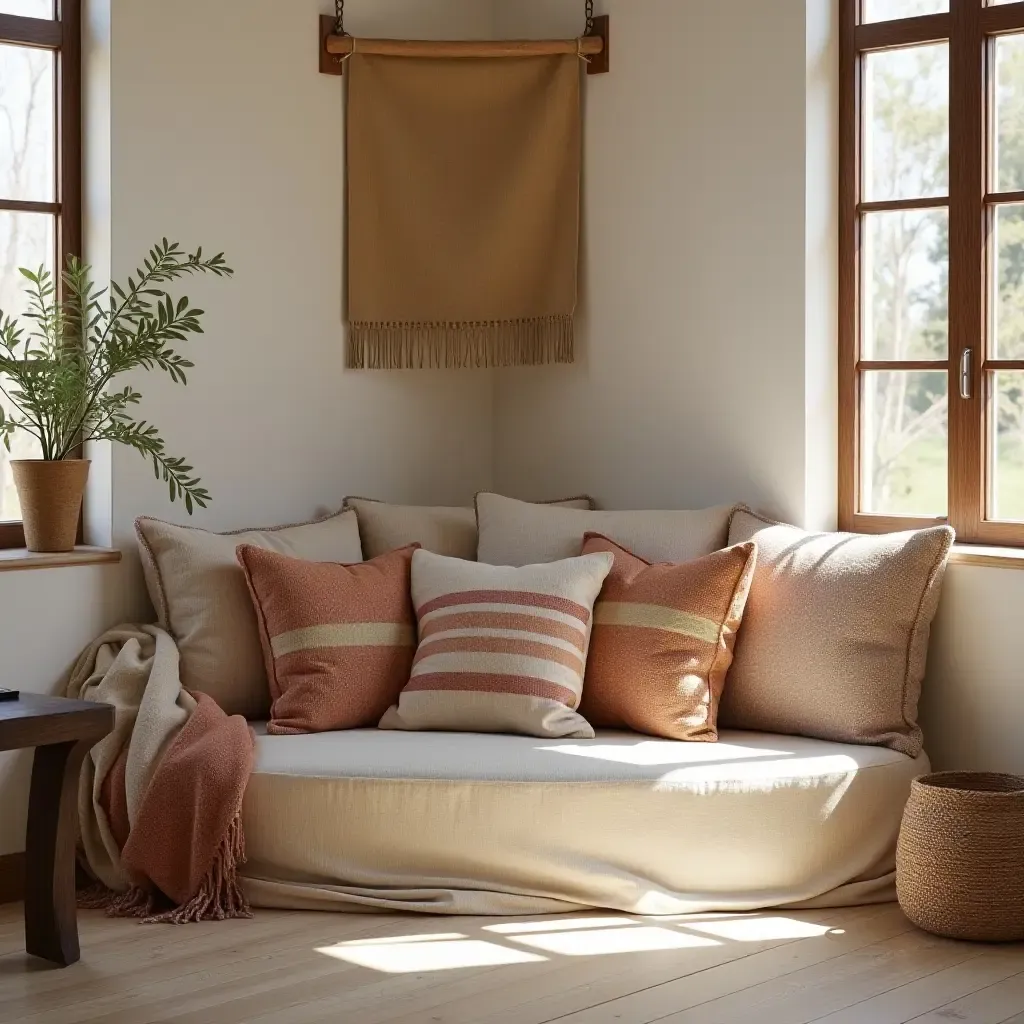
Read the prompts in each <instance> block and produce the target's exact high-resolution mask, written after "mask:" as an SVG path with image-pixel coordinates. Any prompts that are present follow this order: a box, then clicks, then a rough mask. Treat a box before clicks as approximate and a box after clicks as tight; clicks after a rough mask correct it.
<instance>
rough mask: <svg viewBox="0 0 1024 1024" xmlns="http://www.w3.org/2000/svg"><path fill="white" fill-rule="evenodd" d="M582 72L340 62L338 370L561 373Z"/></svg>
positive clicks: (547, 62)
mask: <svg viewBox="0 0 1024 1024" xmlns="http://www.w3.org/2000/svg"><path fill="white" fill-rule="evenodd" d="M580 74H581V70H580V60H579V59H578V58H577V57H576V56H575V55H568V56H565V55H563V56H554V57H524V58H521V59H517V60H503V59H488V58H482V59H474V60H435V59H422V58H410V57H377V56H369V55H366V54H360V53H358V52H357V53H355V54H354V55H353V56H352V57H351V58H350V59H349V60H348V61H347V67H346V78H347V79H348V112H347V132H348V157H347V159H348V304H349V321H350V325H349V337H348V364H349V366H350V367H353V368H357V369H409V368H412V369H420V368H424V367H432V366H434V367H465V366H521V365H532V364H537V363H570V362H572V360H573V313H574V311H575V307H576V279H577V265H578V259H579V230H580V168H581V162H582V159H581V140H582V129H581V114H580Z"/></svg>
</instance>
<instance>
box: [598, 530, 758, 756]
mask: <svg viewBox="0 0 1024 1024" xmlns="http://www.w3.org/2000/svg"><path fill="white" fill-rule="evenodd" d="M600 551H607V552H610V553H611V554H612V555H613V556H614V558H615V563H614V564H613V566H612V571H611V573H610V574H609V576H608V579H607V581H606V583H605V585H604V589H603V590H602V591H601V596H600V598H598V602H597V605H596V607H595V608H594V631H593V634H592V636H591V638H590V654H589V655H588V657H587V675H586V682H585V684H584V687H583V700H582V702H581V703H580V714H581V715H583V717H584V718H585V719H586V720H587V721H588V722H590V724H591V725H592V726H594V728H595V729H622V728H626V729H633V730H635V731H636V732H642V733H648V734H649V735H651V736H661V737H664V738H665V739H674V740H704V741H710V742H714V741H716V740H717V739H718V729H717V726H716V722H717V718H718V704H719V701H720V699H721V696H722V687H723V686H724V685H725V677H726V673H727V672H728V671H729V666H730V665H731V664H732V657H733V647H734V646H735V643H736V631H737V630H738V629H739V628H740V621H741V619H742V617H743V608H744V605H745V604H746V602H747V593H748V592H749V590H750V582H751V580H752V578H753V575H754V565H755V563H756V561H757V549H756V548H755V546H754V545H753V544H740V545H738V546H737V547H734V548H727V549H725V550H724V551H716V552H715V553H714V554H711V555H705V556H704V557H703V558H698V559H696V560H695V561H692V562H686V563H685V564H683V565H670V564H667V563H662V564H660V565H651V563H650V562H646V561H644V560H643V559H642V558H637V557H636V555H633V554H631V553H630V552H629V551H626V550H625V549H624V548H622V547H620V546H619V545H618V544H616V543H615V542H614V541H611V540H608V538H607V537H601V536H599V535H597V534H587V538H586V542H585V543H584V545H583V553H584V554H585V555H590V554H596V553H597V552H600Z"/></svg>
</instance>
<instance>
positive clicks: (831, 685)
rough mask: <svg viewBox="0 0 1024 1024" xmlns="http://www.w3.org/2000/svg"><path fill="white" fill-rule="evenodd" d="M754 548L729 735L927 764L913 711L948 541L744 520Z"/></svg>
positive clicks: (729, 687)
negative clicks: (857, 747) (775, 736)
mask: <svg viewBox="0 0 1024 1024" xmlns="http://www.w3.org/2000/svg"><path fill="white" fill-rule="evenodd" d="M730 540H731V542H732V543H733V544H743V543H746V542H747V541H753V542H754V543H755V544H756V545H757V549H758V556H757V569H756V570H755V572H754V582H753V584H752V586H751V588H750V596H749V598H748V600H747V608H746V612H745V614H744V617H743V627H742V628H741V629H740V631H739V636H738V639H737V642H736V656H735V659H734V661H733V665H732V669H731V671H730V673H729V679H728V682H727V683H726V686H725V693H724V695H723V697H722V706H721V711H720V714H719V725H720V726H721V727H722V728H726V729H753V730H758V731H761V732H777V733H795V734H797V735H802V736H813V737H817V738H819V739H826V740H837V741H839V742H845V743H863V744H873V745H876V746H885V747H891V748H892V749H893V750H898V751H900V752H901V753H904V754H907V755H909V756H910V757H917V755H918V754H920V753H921V748H922V737H921V729H920V727H919V726H918V724H917V704H918V699H919V697H920V694H921V680H922V678H923V677H924V671H925V659H926V656H927V653H928V634H929V630H930V626H931V621H932V618H933V616H934V615H935V611H936V608H937V606H938V602H939V590H940V586H941V583H942V575H943V572H944V570H945V567H946V560H947V557H948V555H949V549H950V546H951V545H952V543H953V531H952V530H951V529H950V528H949V527H947V526H937V527H934V528H933V529H929V530H921V531H918V532H915V533H893V534H888V535H885V536H872V537H867V536H860V535H855V534H849V533H807V532H805V531H804V530H800V529H797V528H796V527H793V526H784V525H780V524H777V523H773V522H772V521H771V520H767V519H762V518H761V517H760V516H756V515H754V514H752V513H750V512H746V511H739V512H737V513H736V516H735V518H734V519H733V523H732V529H731V536H730Z"/></svg>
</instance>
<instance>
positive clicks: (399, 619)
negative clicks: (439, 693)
mask: <svg viewBox="0 0 1024 1024" xmlns="http://www.w3.org/2000/svg"><path fill="white" fill-rule="evenodd" d="M415 550H416V548H415V547H408V548H403V549H402V550H400V551H393V552H392V553H391V554H389V555H381V556H380V558H375V559H373V561H371V562H363V563H362V564H359V565H332V564H330V563H327V562H304V561H302V560H300V559H298V558H290V557H289V556H288V555H279V554H278V553H277V552H276V551H266V550H264V549H263V548H256V547H251V546H250V545H242V546H240V547H239V548H238V561H239V563H240V564H241V566H242V568H243V569H244V570H245V575H246V579H247V581H248V583H249V590H250V592H251V594H252V599H253V605H254V607H255V609H256V615H257V618H258V619H259V623H260V640H261V641H262V644H263V657H264V660H265V662H266V665H267V678H268V679H269V681H270V696H271V699H272V700H273V705H272V707H271V712H270V716H271V718H270V724H269V725H268V726H267V729H268V731H269V732H270V733H271V734H272V735H291V734H294V733H307V732H331V731H334V730H340V729H366V728H370V727H372V726H374V725H376V724H377V722H379V721H380V716H381V715H383V714H384V712H385V711H387V709H388V708H389V707H390V706H391V705H392V704H393V703H394V702H395V701H396V700H397V699H398V695H399V694H400V693H401V692H402V687H403V686H405V684H406V683H407V682H408V681H409V670H410V668H411V667H412V658H413V654H414V653H415V651H416V616H415V614H414V613H413V610H412V599H411V598H410V594H409V586H410V570H411V567H412V554H413V551H415Z"/></svg>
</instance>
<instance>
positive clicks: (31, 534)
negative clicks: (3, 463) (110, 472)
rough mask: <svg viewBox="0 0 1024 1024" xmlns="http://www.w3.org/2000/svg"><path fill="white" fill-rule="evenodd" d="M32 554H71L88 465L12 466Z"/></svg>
mask: <svg viewBox="0 0 1024 1024" xmlns="http://www.w3.org/2000/svg"><path fill="white" fill-rule="evenodd" d="M11 470H12V472H13V474H14V485H15V487H17V489H18V499H19V501H20V502H21V517H22V519H23V520H24V523H25V547H27V548H28V549H29V551H39V552H62V551H72V550H74V547H75V541H76V540H77V538H78V519H79V516H80V515H81V513H82V496H83V495H84V493H85V482H86V480H87V479H88V477H89V462H88V460H85V459H66V460H64V461H63V462H46V461H43V460H27V461H17V462H12V463H11Z"/></svg>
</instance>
